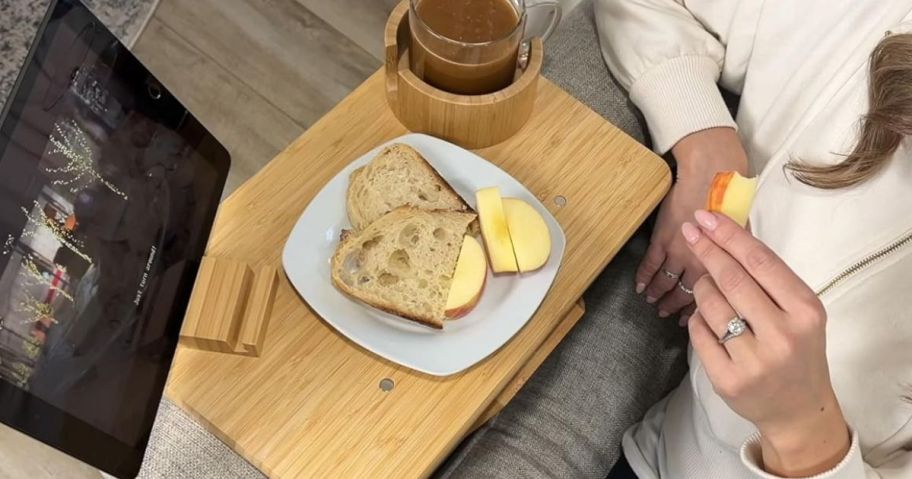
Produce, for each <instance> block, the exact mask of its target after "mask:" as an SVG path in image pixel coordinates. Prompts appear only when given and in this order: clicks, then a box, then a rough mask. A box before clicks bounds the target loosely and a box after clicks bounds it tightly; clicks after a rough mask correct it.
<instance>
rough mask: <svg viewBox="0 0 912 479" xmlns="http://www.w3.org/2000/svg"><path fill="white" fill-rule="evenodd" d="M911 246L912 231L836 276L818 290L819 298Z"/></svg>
mask: <svg viewBox="0 0 912 479" xmlns="http://www.w3.org/2000/svg"><path fill="white" fill-rule="evenodd" d="M910 244H912V231H910V232H908V233H906V234H905V235H904V236H902V237H901V238H899V239H898V240H896V241H894V242H893V243H891V244H889V245H887V246H885V247H883V248H881V249H879V250H877V251H875V252H874V253H871V254H870V255H868V256H865V257H864V258H863V259H862V260H861V261H858V262H857V263H855V264H853V265H852V266H849V267H848V268H846V269H845V270H843V271H842V272H841V273H839V274H838V275H836V277H834V278H833V279H831V280H830V281H829V282H828V283H826V284H825V285H824V286H823V287H822V288H820V289H819V290H817V296H818V297H819V296H823V295H825V294H827V293H829V292H830V291H831V290H832V289H833V288H835V287H836V286H839V285H840V284H842V283H843V282H844V281H845V280H847V279H849V278H851V277H852V276H854V275H856V274H857V273H859V272H860V271H863V270H864V269H866V268H867V267H868V266H871V265H873V264H875V263H877V262H879V261H880V260H882V259H884V258H886V257H887V256H890V255H891V254H893V253H895V252H897V251H899V250H901V249H902V248H903V247H905V246H908V245H910Z"/></svg>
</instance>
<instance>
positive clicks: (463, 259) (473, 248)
mask: <svg viewBox="0 0 912 479" xmlns="http://www.w3.org/2000/svg"><path fill="white" fill-rule="evenodd" d="M487 279H488V261H487V260H486V259H485V254H484V250H483V249H482V248H481V244H479V243H478V240H477V239H475V238H473V237H471V236H468V235H466V236H465V238H463V240H462V249H461V250H460V251H459V259H457V260H456V271H454V272H453V282H452V283H451V284H450V292H449V293H448V294H447V302H446V308H444V313H443V314H444V315H445V316H446V317H447V318H448V319H456V318H460V317H462V316H465V315H466V314H468V313H469V311H471V310H472V308H474V307H475V305H476V304H478V300H479V299H480V298H481V292H482V291H484V286H485V282H486V281H487Z"/></svg>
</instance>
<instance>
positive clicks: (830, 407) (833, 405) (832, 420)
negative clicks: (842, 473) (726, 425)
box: [760, 396, 852, 477]
mask: <svg viewBox="0 0 912 479" xmlns="http://www.w3.org/2000/svg"><path fill="white" fill-rule="evenodd" d="M760 436H761V437H760V445H761V448H762V454H763V468H764V469H765V470H766V471H767V472H769V473H771V474H775V475H777V476H782V477H808V476H814V475H817V474H821V473H823V472H826V471H829V470H831V469H833V468H834V467H836V466H837V465H838V464H839V463H840V462H841V461H842V460H843V459H844V458H845V456H846V454H847V453H848V451H849V447H850V446H851V442H852V439H851V435H850V433H849V428H848V425H846V421H845V417H844V416H843V415H842V410H841V409H840V407H839V403H838V402H837V401H836V399H835V396H834V397H833V398H832V399H830V400H828V401H827V404H825V405H822V406H821V408H820V409H819V410H816V411H813V412H809V413H807V414H805V415H803V416H801V417H798V418H796V419H794V420H792V421H790V422H789V424H787V425H784V426H780V427H766V428H761V430H760Z"/></svg>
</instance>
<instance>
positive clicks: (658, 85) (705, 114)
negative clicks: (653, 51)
mask: <svg viewBox="0 0 912 479" xmlns="http://www.w3.org/2000/svg"><path fill="white" fill-rule="evenodd" d="M719 75H720V68H719V65H718V64H716V62H715V61H713V59H711V58H709V57H703V56H686V57H678V58H673V59H671V60H668V61H665V62H664V63H661V64H659V65H657V66H655V67H653V68H652V69H650V70H648V71H647V72H646V73H645V74H643V75H642V76H641V77H639V78H638V79H637V80H636V82H634V84H633V85H632V86H631V87H630V99H631V100H632V101H633V103H634V104H636V106H637V107H639V108H640V110H642V112H643V115H644V116H645V117H646V123H647V125H649V132H650V133H651V134H652V145H653V149H654V150H655V151H656V152H658V153H659V154H665V153H666V152H667V151H668V150H670V149H671V147H673V146H674V145H675V143H677V142H678V141H679V140H680V139H681V138H684V137H685V136H687V135H689V134H691V133H694V132H697V131H700V130H706V129H708V128H714V127H725V126H727V127H732V128H736V125H735V120H734V119H733V118H732V116H731V113H729V111H728V107H726V106H725V101H724V100H723V99H722V94H721V93H720V92H719V87H718V86H717V85H716V82H717V81H718V79H719Z"/></svg>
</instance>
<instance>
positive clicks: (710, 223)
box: [694, 210, 719, 231]
mask: <svg viewBox="0 0 912 479" xmlns="http://www.w3.org/2000/svg"><path fill="white" fill-rule="evenodd" d="M694 218H696V220H697V223H700V226H702V227H704V228H706V229H708V230H709V231H714V230H715V229H716V227H717V226H719V219H718V218H716V215H714V214H712V213H710V212H709V211H706V210H697V211H694Z"/></svg>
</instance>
